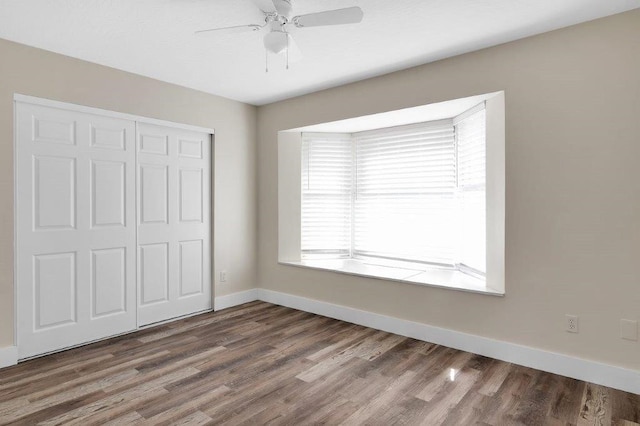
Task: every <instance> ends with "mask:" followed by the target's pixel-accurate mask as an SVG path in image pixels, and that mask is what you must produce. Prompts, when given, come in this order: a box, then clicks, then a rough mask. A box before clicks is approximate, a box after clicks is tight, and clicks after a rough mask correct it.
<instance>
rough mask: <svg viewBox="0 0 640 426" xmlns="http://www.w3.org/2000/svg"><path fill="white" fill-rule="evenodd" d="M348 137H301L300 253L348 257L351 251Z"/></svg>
mask: <svg viewBox="0 0 640 426" xmlns="http://www.w3.org/2000/svg"><path fill="white" fill-rule="evenodd" d="M352 162H353V160H352V147H351V139H350V135H336V134H326V135H325V134H305V135H304V137H303V140H302V206H301V207H302V208H301V213H302V215H301V220H302V229H301V231H302V232H301V235H302V239H301V249H302V255H303V257H306V256H307V255H308V254H315V255H332V257H335V256H348V255H349V254H350V249H351V187H352V182H351V178H352V173H353V172H352Z"/></svg>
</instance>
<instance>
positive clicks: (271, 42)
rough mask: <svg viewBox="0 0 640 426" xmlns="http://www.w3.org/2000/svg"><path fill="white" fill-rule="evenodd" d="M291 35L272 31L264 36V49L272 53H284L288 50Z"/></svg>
mask: <svg viewBox="0 0 640 426" xmlns="http://www.w3.org/2000/svg"><path fill="white" fill-rule="evenodd" d="M288 39H289V34H287V33H285V32H284V31H271V32H270V33H268V34H266V35H265V36H264V48H265V49H267V50H268V51H269V52H271V53H275V54H278V53H282V52H284V51H285V50H286V49H287V46H288V44H289V43H288V41H289V40H288Z"/></svg>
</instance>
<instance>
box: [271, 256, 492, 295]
mask: <svg viewBox="0 0 640 426" xmlns="http://www.w3.org/2000/svg"><path fill="white" fill-rule="evenodd" d="M279 263H280V264H282V265H290V266H297V267H301V268H311V269H320V270H325V271H333V272H338V273H341V274H347V275H356V276H361V277H368V278H377V279H384V280H391V281H397V282H403V283H409V284H417V285H424V286H429V287H438V288H447V289H451V290H459V291H467V292H472V293H479V294H486V295H491V296H504V293H503V292H499V291H497V290H493V289H491V288H488V287H487V286H486V284H485V282H484V281H483V280H480V279H478V278H475V277H472V276H470V275H467V274H464V273H462V272H459V271H453V270H450V269H444V268H421V269H410V268H398V267H390V266H381V265H375V264H372V263H368V262H367V261H363V260H355V259H323V260H301V261H298V262H296V261H286V262H285V261H280V262H279Z"/></svg>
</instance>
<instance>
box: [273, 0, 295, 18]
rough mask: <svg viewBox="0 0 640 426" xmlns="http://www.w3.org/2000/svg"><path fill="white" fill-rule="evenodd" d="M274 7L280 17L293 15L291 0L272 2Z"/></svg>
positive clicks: (275, 0) (274, 0)
mask: <svg viewBox="0 0 640 426" xmlns="http://www.w3.org/2000/svg"><path fill="white" fill-rule="evenodd" d="M272 1H273V5H274V6H275V8H276V10H277V11H278V15H284V16H286V17H289V16H290V14H291V1H290V0H272Z"/></svg>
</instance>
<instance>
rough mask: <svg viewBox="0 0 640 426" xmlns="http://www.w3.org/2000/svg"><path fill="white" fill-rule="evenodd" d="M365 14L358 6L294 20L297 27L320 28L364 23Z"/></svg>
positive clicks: (303, 16)
mask: <svg viewBox="0 0 640 426" xmlns="http://www.w3.org/2000/svg"><path fill="white" fill-rule="evenodd" d="M363 16H364V13H363V12H362V9H360V8H359V7H357V6H354V7H347V8H344V9H336V10H327V11H326V12H317V13H309V14H307V15H300V16H296V17H294V18H293V23H294V24H295V26H296V27H299V28H303V27H320V26H323V25H343V24H357V23H358V22H360V21H362V17H363Z"/></svg>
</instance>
